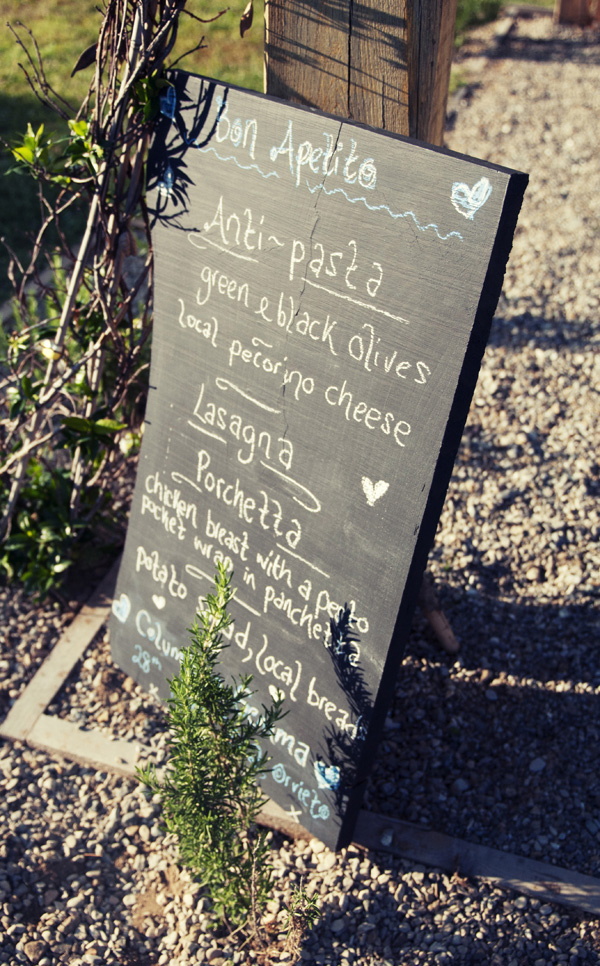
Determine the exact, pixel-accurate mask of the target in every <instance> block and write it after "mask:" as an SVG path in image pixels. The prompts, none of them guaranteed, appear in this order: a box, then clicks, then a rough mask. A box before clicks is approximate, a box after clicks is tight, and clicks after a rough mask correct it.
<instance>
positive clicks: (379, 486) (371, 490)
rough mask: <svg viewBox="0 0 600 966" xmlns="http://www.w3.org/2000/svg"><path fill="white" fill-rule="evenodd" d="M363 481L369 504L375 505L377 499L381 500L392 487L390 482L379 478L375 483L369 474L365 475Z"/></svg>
mask: <svg viewBox="0 0 600 966" xmlns="http://www.w3.org/2000/svg"><path fill="white" fill-rule="evenodd" d="M361 483H362V488H363V493H364V494H365V496H366V498H367V503H368V504H369V506H375V504H376V503H377V500H380V499H381V497H382V496H383V495H384V493H387V491H388V490H389V488H390V484H389V483H386V481H385V480H377V483H373V480H370V479H369V477H368V476H363V478H362V480H361Z"/></svg>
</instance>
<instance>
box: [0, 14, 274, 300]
mask: <svg viewBox="0 0 600 966" xmlns="http://www.w3.org/2000/svg"><path fill="white" fill-rule="evenodd" d="M245 5H246V0H230V4H229V7H228V9H227V12H226V13H225V14H224V15H223V16H222V17H220V18H219V20H217V21H215V22H214V23H207V24H205V25H202V24H199V23H198V22H197V21H194V20H192V19H191V18H190V17H186V16H184V17H182V20H181V27H180V31H179V36H178V41H177V47H176V49H175V51H174V52H173V60H174V59H175V58H176V57H178V56H180V54H182V53H184V52H185V51H186V50H188V49H189V48H190V47H192V46H194V45H195V44H197V43H198V42H199V40H200V39H201V38H202V36H203V35H204V36H205V37H206V44H207V46H206V48H205V49H203V50H200V51H198V52H197V53H196V54H194V55H193V56H191V57H188V58H186V59H185V60H184V61H182V62H181V63H180V65H179V66H181V67H183V68H185V69H186V70H189V71H192V72H193V73H201V74H207V75H209V76H211V77H216V78H218V79H219V80H223V81H226V82H227V83H230V84H239V85H240V86H242V87H247V88H251V89H255V90H262V83H263V82H262V55H263V23H264V21H263V16H262V7H263V5H262V4H261V3H257V4H256V7H257V9H256V11H255V20H254V24H253V26H252V28H251V30H250V31H249V33H246V35H245V36H244V38H243V39H241V38H240V33H239V20H240V16H241V13H242V11H243V9H244V7H245ZM96 7H97V3H96V2H95V0H0V24H1V25H2V26H0V139H1V141H3V142H8V143H10V142H12V141H13V140H15V139H18V138H19V135H20V134H23V133H24V132H25V130H26V128H27V123H28V122H29V123H31V124H32V126H33V127H34V128H37V127H38V126H39V125H40V124H44V126H45V130H46V131H48V132H49V133H52V134H53V135H54V136H61V135H62V134H63V133H64V131H65V128H64V125H63V122H61V121H60V119H59V118H57V116H56V115H55V114H54V113H53V112H51V111H47V110H46V109H45V108H44V107H43V105H42V104H40V102H39V101H38V100H37V98H36V97H35V95H34V94H33V92H32V91H31V89H30V87H29V85H28V83H27V79H26V77H25V75H24V74H23V71H22V70H21V69H20V67H19V63H20V62H21V63H23V64H25V63H26V60H25V55H24V52H23V50H22V49H21V48H20V47H19V46H18V45H17V44H16V43H15V39H14V36H13V34H12V33H11V32H10V30H9V28H8V27H6V26H5V24H6V23H7V22H9V23H11V24H13V25H15V24H16V22H17V21H21V22H22V23H24V24H25V25H26V26H27V27H29V28H30V29H31V31H32V32H33V34H34V36H35V38H36V40H37V43H38V45H39V47H40V51H41V54H42V58H43V62H44V66H45V70H46V75H47V77H48V80H49V82H50V84H51V86H52V87H53V88H54V89H55V90H56V91H58V93H60V95H61V96H62V97H64V98H65V99H66V100H67V101H69V102H70V103H72V104H73V107H74V109H76V108H77V106H78V105H79V104H80V103H81V100H82V98H83V96H84V95H85V93H86V91H87V87H88V83H89V80H90V71H91V69H92V68H88V69H87V70H83V71H80V72H78V73H77V74H76V75H75V77H73V78H71V76H70V75H71V71H72V70H73V67H74V66H75V63H76V62H77V59H78V57H79V55H80V54H81V52H82V51H83V50H85V49H86V47H89V46H90V44H92V43H93V42H94V41H95V40H96V38H97V36H98V30H99V27H100V14H99V13H98V11H97V9H96ZM224 7H225V4H223V3H219V2H217V0H189V2H188V8H189V10H190V11H191V12H192V13H194V14H196V15H197V16H199V17H203V18H210V17H213V16H214V15H215V14H217V13H218V12H219V11H220V10H223V9H224ZM259 8H260V9H259ZM20 34H21V36H22V37H23V39H28V38H27V35H26V34H25V32H24V31H21V32H20ZM12 163H13V161H12V156H11V155H10V154H9V152H8V151H7V150H5V149H4V148H1V147H0V188H1V191H0V196H1V197H2V198H3V203H2V209H1V210H2V222H1V227H0V236H2V237H4V238H6V240H7V242H8V243H9V244H10V245H11V247H13V248H14V249H15V251H16V252H17V254H18V255H19V257H21V258H26V257H27V255H28V252H29V250H30V239H31V237H32V236H33V235H34V234H35V231H36V229H37V227H38V226H39V224H40V208H39V201H38V199H37V192H36V185H35V182H34V181H33V179H32V178H30V177H28V176H26V175H18V174H8V175H7V174H6V172H7V171H8V170H9V169H10V168H11V167H12ZM75 230H77V229H76V228H75ZM7 269H8V255H7V253H6V250H5V248H4V246H1V247H0V302H2V301H4V299H6V298H8V297H9V296H10V294H11V288H10V283H9V281H8V278H7Z"/></svg>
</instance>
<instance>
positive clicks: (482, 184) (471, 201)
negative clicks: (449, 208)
mask: <svg viewBox="0 0 600 966" xmlns="http://www.w3.org/2000/svg"><path fill="white" fill-rule="evenodd" d="M491 193H492V186H491V184H490V182H489V181H488V179H487V178H480V179H479V181H478V182H477V184H474V185H473V187H472V188H469V186H468V184H465V183H464V182H463V181H455V182H454V184H453V185H452V195H451V199H452V204H453V205H454V207H455V208H456V210H457V211H458V212H459V214H461V215H463V216H464V217H465V218H469V219H470V220H473V217H474V216H475V212H476V211H479V209H480V208H482V207H483V206H484V204H485V203H486V201H487V200H488V198H489V196H490V195H491Z"/></svg>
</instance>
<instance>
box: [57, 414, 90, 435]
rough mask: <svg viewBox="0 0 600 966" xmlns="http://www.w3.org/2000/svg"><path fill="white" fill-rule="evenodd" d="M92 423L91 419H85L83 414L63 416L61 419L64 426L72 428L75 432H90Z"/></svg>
mask: <svg viewBox="0 0 600 966" xmlns="http://www.w3.org/2000/svg"><path fill="white" fill-rule="evenodd" d="M92 425H93V424H92V422H91V420H89V419H85V418H84V417H83V416H65V418H64V419H63V426H64V428H65V429H72V430H74V431H75V432H76V433H90V432H91V431H92Z"/></svg>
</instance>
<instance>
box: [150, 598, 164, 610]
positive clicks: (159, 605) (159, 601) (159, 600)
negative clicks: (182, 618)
mask: <svg viewBox="0 0 600 966" xmlns="http://www.w3.org/2000/svg"><path fill="white" fill-rule="evenodd" d="M152 603H153V604H154V606H155V607H157V608H158V610H162V609H163V607H164V606H165V604H166V603H167V602H166V600H165V598H164V597H159V596H158V594H152Z"/></svg>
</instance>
